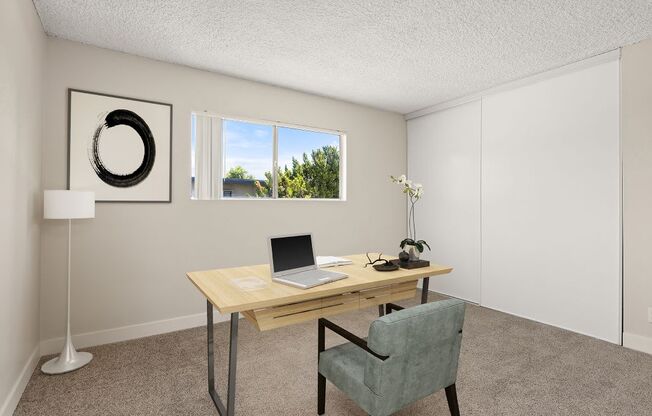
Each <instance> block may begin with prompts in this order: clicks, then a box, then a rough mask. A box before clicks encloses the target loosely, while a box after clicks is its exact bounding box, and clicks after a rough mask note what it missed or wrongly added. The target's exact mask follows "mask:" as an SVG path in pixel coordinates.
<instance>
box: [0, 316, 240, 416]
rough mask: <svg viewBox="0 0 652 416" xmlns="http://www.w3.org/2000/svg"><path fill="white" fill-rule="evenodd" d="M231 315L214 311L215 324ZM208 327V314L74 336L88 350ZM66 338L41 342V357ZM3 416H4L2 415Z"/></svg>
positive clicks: (75, 342) (53, 350)
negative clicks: (115, 343)
mask: <svg viewBox="0 0 652 416" xmlns="http://www.w3.org/2000/svg"><path fill="white" fill-rule="evenodd" d="M229 319H230V318H229V315H222V314H219V313H218V312H217V311H213V322H216V323H217V322H224V321H227V320H229ZM203 325H206V314H205V313H198V314H195V315H186V316H180V317H178V318H171V319H164V320H161V321H152V322H145V323H142V324H135V325H128V326H123V327H119V328H111V329H104V330H100V331H93V332H86V333H83V334H76V335H73V336H72V341H73V344H74V345H75V348H77V349H80V348H87V347H93V346H96V345H102V344H110V343H112V342H120V341H128V340H130V339H136V338H143V337H148V336H151V335H159V334H165V333H167V332H174V331H180V330H182V329H188V328H195V327H198V326H203ZM63 341H64V337H59V338H51V339H46V340H43V341H41V355H42V356H43V355H48V354H56V353H58V352H60V351H61V349H62V348H63ZM0 416H2V415H0Z"/></svg>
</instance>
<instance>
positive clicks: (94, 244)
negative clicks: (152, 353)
mask: <svg viewBox="0 0 652 416" xmlns="http://www.w3.org/2000/svg"><path fill="white" fill-rule="evenodd" d="M46 68H47V71H46V86H45V94H44V109H45V117H44V122H45V124H44V128H45V132H46V134H45V138H44V160H43V169H44V186H45V188H46V189H48V188H64V187H65V186H66V171H67V167H66V166H67V165H66V163H67V162H66V160H67V159H66V158H67V146H66V143H67V133H66V120H67V93H66V89H67V88H69V87H73V88H79V89H85V90H92V91H100V92H104V93H110V94H116V95H124V96H130V97H136V98H144V99H149V100H155V101H162V102H168V103H172V104H173V106H174V128H173V149H172V154H173V170H172V199H173V202H172V203H171V204H143V203H140V204H139V203H129V204H124V203H117V204H106V203H104V204H98V205H97V212H96V218H95V219H92V220H83V221H79V222H77V223H75V224H74V225H73V260H72V273H73V288H72V311H73V322H72V323H73V333H86V332H89V331H101V330H105V329H109V328H116V327H121V326H126V325H132V324H137V323H144V322H150V321H154V320H161V319H167V318H172V317H179V316H185V315H189V314H197V313H202V312H203V311H204V310H205V309H204V306H205V304H204V301H203V300H202V297H201V296H200V295H199V294H198V292H197V290H196V289H195V288H194V287H193V286H192V285H191V284H190V283H189V282H188V281H187V279H186V278H185V276H184V273H185V272H186V271H190V270H197V269H207V268H215V267H225V266H235V265H244V264H250V263H263V262H267V249H266V236H268V235H271V234H279V233H288V232H299V231H305V230H309V231H312V232H314V235H315V240H316V247H317V250H318V252H319V253H322V254H343V253H354V252H364V251H366V250H369V251H375V250H381V251H384V252H388V253H397V252H398V247H397V244H398V242H399V241H400V240H401V238H403V234H404V224H405V220H404V218H405V204H404V199H403V198H402V197H401V194H400V192H399V190H398V189H396V187H395V186H393V185H392V184H390V183H389V179H388V177H389V175H390V174H398V173H401V172H404V171H405V168H406V132H405V129H406V125H405V121H404V119H403V117H402V116H401V115H398V114H394V113H389V112H384V111H378V110H374V109H370V108H367V107H362V106H358V105H353V104H350V103H345V102H341V101H336V100H332V99H327V98H322V97H318V96H314V95H308V94H303V93H299V92H295V91H291V90H287V89H282V88H276V87H272V86H268V85H263V84H259V83H255V82H248V81H243V80H239V79H235V78H231V77H226V76H222V75H217V74H213V73H209V72H203V71H198V70H194V69H190V68H187V67H182V66H177V65H171V64H166V63H161V62H157V61H153V60H149V59H144V58H139V57H135V56H130V55H126V54H121V53H117V52H111V51H108V50H103V49H98V48H94V47H88V46H84V45H81V44H78V43H73V42H68V41H62V40H57V39H49V40H48V48H47V60H46ZM192 110H209V111H213V112H218V113H222V114H227V115H236V116H245V117H251V118H259V119H268V120H279V121H283V122H288V123H293V124H304V125H309V126H316V127H323V128H329V129H338V130H344V131H346V132H347V134H348V137H347V170H348V175H347V180H348V192H347V197H348V200H347V201H346V202H333V201H328V202H309V201H258V200H254V201H191V200H190V198H189V194H190V113H191V111H192ZM42 236H43V237H42V252H43V256H42V264H41V266H42V270H43V272H42V290H41V293H42V295H41V335H42V339H43V340H47V339H50V338H53V337H60V336H61V335H62V333H63V330H64V327H63V324H64V322H63V320H62V317H63V316H64V300H65V297H64V293H65V286H64V285H65V259H66V257H65V254H66V252H65V249H66V246H65V241H66V240H65V239H66V229H65V224H64V223H63V222H48V223H46V224H44V226H43V231H42Z"/></svg>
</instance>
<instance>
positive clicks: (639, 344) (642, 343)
mask: <svg viewBox="0 0 652 416" xmlns="http://www.w3.org/2000/svg"><path fill="white" fill-rule="evenodd" d="M623 347H627V348H630V349H632V350H636V351H641V352H646V353H648V354H652V338H650V337H644V336H642V335H636V334H630V333H627V332H625V333H623Z"/></svg>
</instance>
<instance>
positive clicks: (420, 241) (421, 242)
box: [417, 240, 432, 252]
mask: <svg viewBox="0 0 652 416" xmlns="http://www.w3.org/2000/svg"><path fill="white" fill-rule="evenodd" d="M417 243H419V244H423V245H425V246H426V247H428V250H431V251H432V249H431V248H430V246H429V245H428V243H426V240H419V241H417ZM421 251H422V252H423V250H421Z"/></svg>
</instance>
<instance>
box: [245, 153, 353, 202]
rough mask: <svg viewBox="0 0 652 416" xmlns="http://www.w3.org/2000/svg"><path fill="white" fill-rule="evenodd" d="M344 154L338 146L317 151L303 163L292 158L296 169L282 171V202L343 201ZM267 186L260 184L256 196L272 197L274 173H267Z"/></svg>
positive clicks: (279, 181) (278, 172) (280, 191)
mask: <svg viewBox="0 0 652 416" xmlns="http://www.w3.org/2000/svg"><path fill="white" fill-rule="evenodd" d="M339 175H340V154H339V152H338V150H337V148H336V147H335V146H324V147H322V148H320V149H315V150H313V151H312V152H311V154H310V156H308V155H307V154H306V153H304V154H303V157H302V161H299V160H297V159H296V158H292V166H291V167H288V166H284V167H283V168H278V171H277V177H278V197H279V198H339V196H340V184H339ZM265 179H266V181H265V183H260V182H256V195H257V196H261V197H264V196H269V195H271V193H272V186H273V185H272V184H273V178H272V173H271V172H265Z"/></svg>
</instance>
